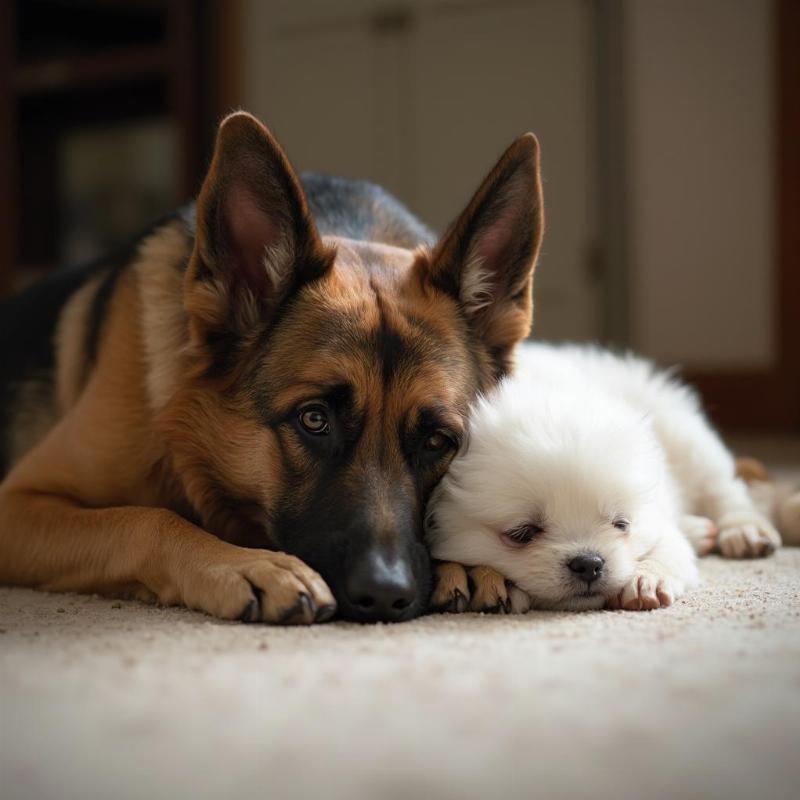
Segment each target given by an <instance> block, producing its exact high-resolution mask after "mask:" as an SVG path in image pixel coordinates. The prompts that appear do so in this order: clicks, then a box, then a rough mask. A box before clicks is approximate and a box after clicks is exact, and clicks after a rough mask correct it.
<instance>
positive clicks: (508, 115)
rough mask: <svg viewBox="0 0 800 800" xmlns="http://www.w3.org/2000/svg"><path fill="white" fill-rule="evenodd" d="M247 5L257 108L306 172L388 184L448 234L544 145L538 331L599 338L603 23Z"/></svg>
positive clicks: (448, 11)
mask: <svg viewBox="0 0 800 800" xmlns="http://www.w3.org/2000/svg"><path fill="white" fill-rule="evenodd" d="M300 5H301V6H302V13H300V11H298V10H297V9H298V4H286V3H282V2H278V3H271V2H258V0H250V1H249V2H246V3H245V4H244V9H243V10H244V13H243V17H242V25H243V29H242V34H243V37H242V41H243V45H244V53H243V67H244V87H243V90H244V91H243V100H244V103H243V104H244V106H245V107H246V108H248V109H249V110H251V111H253V112H254V113H256V114H257V115H259V116H260V117H261V118H262V119H264V120H265V121H266V122H267V124H269V125H270V126H271V127H272V128H273V130H274V131H275V133H276V135H277V136H278V137H279V138H280V140H281V141H282V142H283V144H284V145H285V146H286V148H287V150H288V152H289V155H290V157H291V158H292V159H293V161H294V162H295V163H296V164H297V166H298V167H300V168H301V169H314V170H323V171H326V172H332V173H338V174H344V175H349V176H356V177H367V178H371V179H373V180H376V181H378V182H380V183H382V184H384V185H385V186H386V187H387V188H389V189H390V190H391V191H393V192H395V193H396V194H397V195H398V196H399V197H400V198H401V199H402V200H404V201H405V202H406V203H408V205H409V206H410V207H411V208H412V209H413V210H414V211H415V212H416V213H417V214H418V215H419V216H420V217H422V219H423V220H425V221H426V222H427V223H428V224H430V225H432V226H433V227H435V228H437V229H439V230H442V229H443V228H444V227H445V226H446V224H447V223H448V222H449V221H450V220H451V219H452V218H453V217H454V216H455V215H456V214H457V213H458V212H459V211H460V210H461V208H462V207H463V206H464V205H465V203H466V202H467V200H468V199H469V196H470V194H471V193H472V192H473V191H474V190H475V189H476V188H477V186H478V184H479V183H480V181H481V179H482V178H483V176H484V175H485V173H486V172H487V171H488V170H489V169H490V168H491V166H492V165H493V163H494V161H495V160H496V158H497V157H498V156H499V155H500V153H501V152H502V151H503V149H504V148H505V147H506V146H507V145H508V144H510V143H511V141H512V140H513V139H514V138H515V137H517V136H519V135H520V134H522V133H524V132H525V131H529V130H531V131H534V132H535V133H536V135H537V136H538V137H539V140H540V142H541V145H542V160H543V171H544V180H545V184H544V188H545V201H546V219H547V233H546V236H545V243H544V248H543V254H542V258H541V261H540V268H539V272H538V275H537V278H536V282H535V312H534V313H535V324H534V330H535V334H536V336H537V337H543V338H557V339H562V338H566V339H591V338H595V337H597V336H599V334H600V324H601V313H600V306H599V303H600V297H601V294H600V292H599V291H598V287H597V286H596V285H595V283H594V282H593V280H592V278H591V275H590V271H589V269H588V259H589V256H590V252H591V249H592V246H593V243H594V238H595V220H594V208H595V175H594V166H593V162H592V153H593V146H594V141H595V131H594V128H593V122H594V118H593V89H592V82H591V74H592V69H593V64H592V57H591V53H592V16H591V9H590V6H589V3H588V2H586V0H538V1H536V0H532V2H529V3H519V2H509V3H504V2H492V3H489V2H472V3H469V2H467V3H463V4H459V5H457V6H454V5H451V4H447V3H442V2H438V1H437V0H416V2H410V3H407V4H406V6H405V8H404V10H403V11H402V13H397V12H394V11H393V12H391V13H390V14H385V13H382V12H380V11H377V12H376V9H379V8H380V4H377V3H369V2H359V0H348V1H347V2H344V3H341V4H330V3H323V4H311V5H306V4H300Z"/></svg>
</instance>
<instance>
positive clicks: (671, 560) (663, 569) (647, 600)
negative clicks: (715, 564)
mask: <svg viewBox="0 0 800 800" xmlns="http://www.w3.org/2000/svg"><path fill="white" fill-rule="evenodd" d="M696 581H697V565H696V563H695V556H694V552H693V551H692V547H691V545H690V544H689V542H688V540H687V539H686V538H685V537H684V536H683V534H682V532H681V531H680V530H679V529H678V528H677V527H676V528H674V529H673V528H670V529H668V530H666V531H665V532H664V533H663V534H662V535H661V536H660V537H659V539H658V543H657V544H656V546H655V547H654V548H653V549H652V550H650V551H649V552H648V553H647V555H646V556H645V557H644V558H643V559H642V560H641V561H639V562H638V564H637V565H636V569H635V570H634V572H633V575H632V576H631V578H630V579H629V580H628V582H627V583H626V584H625V585H624V586H623V587H622V589H621V590H620V591H619V593H618V594H616V595H615V596H613V597H611V598H609V599H608V600H607V601H606V607H607V608H615V609H619V608H623V609H626V610H628V611H648V610H650V609H654V608H663V607H665V606H670V605H672V604H673V603H674V602H675V600H677V599H678V598H679V597H680V596H681V595H682V594H683V593H684V592H685V591H686V589H687V588H689V587H690V586H691V585H693V584H694V583H696Z"/></svg>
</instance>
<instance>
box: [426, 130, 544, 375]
mask: <svg viewBox="0 0 800 800" xmlns="http://www.w3.org/2000/svg"><path fill="white" fill-rule="evenodd" d="M543 231H544V209H543V201H542V184H541V178H540V173H539V143H538V141H537V140H536V137H535V136H534V135H533V134H532V133H526V134H525V135H524V136H522V137H520V138H519V139H517V140H516V141H515V142H514V143H513V144H512V145H511V147H509V148H508V150H506V152H505V153H504V154H503V156H502V158H501V159H500V160H499V161H498V162H497V165H496V166H495V167H494V169H493V170H492V171H491V172H490V173H489V175H488V176H487V177H486V179H485V180H484V181H483V183H482V184H481V187H480V189H478V191H477V192H476V193H475V196H474V197H473V198H472V200H471V201H470V203H469V205H468V206H467V208H466V210H465V211H464V212H463V213H462V214H461V216H460V217H459V218H458V219H457V220H456V221H455V222H454V223H453V225H451V226H450V228H449V230H448V231H447V233H446V234H445V235H444V237H443V238H442V240H441V241H440V242H439V244H438V245H437V246H436V248H435V250H434V251H433V254H432V263H431V269H430V273H429V275H430V280H431V282H432V283H433V285H434V286H435V287H436V288H438V289H440V290H442V291H445V292H447V293H448V294H450V295H452V296H453V297H454V298H455V299H456V300H457V301H458V303H459V305H460V306H461V309H462V311H463V313H464V315H465V316H466V318H467V320H468V322H469V324H470V326H471V327H472V328H473V330H474V331H475V332H476V333H477V335H478V336H479V337H480V338H481V339H482V340H483V341H484V342H485V344H486V345H487V347H488V349H489V352H490V353H491V355H492V358H493V359H494V361H495V370H496V374H497V375H498V376H499V375H502V374H503V373H505V372H506V371H507V368H508V361H509V356H510V354H511V350H512V348H513V347H514V345H515V344H517V342H519V341H520V340H521V339H524V338H525V337H526V336H527V335H528V333H529V331H530V327H531V322H532V321H533V297H532V288H533V271H534V268H535V266H536V258H537V256H538V253H539V246H540V244H541V241H542V234H543Z"/></svg>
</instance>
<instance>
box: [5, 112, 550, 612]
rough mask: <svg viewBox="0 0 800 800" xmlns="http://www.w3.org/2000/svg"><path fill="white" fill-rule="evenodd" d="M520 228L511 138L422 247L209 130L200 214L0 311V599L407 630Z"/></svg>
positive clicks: (519, 264)
mask: <svg viewBox="0 0 800 800" xmlns="http://www.w3.org/2000/svg"><path fill="white" fill-rule="evenodd" d="M542 227H543V216H542V195H541V184H540V179H539V155H538V144H537V142H536V139H535V137H534V136H533V135H532V134H526V135H525V136H522V137H521V138H520V139H518V140H517V141H516V142H514V144H512V145H511V147H510V148H509V149H508V150H507V151H506V153H505V154H504V155H503V156H502V158H501V159H500V161H499V162H498V164H497V165H496V166H495V168H494V169H493V170H492V172H491V173H490V174H489V176H488V177H487V178H486V180H485V181H484V182H483V184H482V185H481V187H480V188H479V190H478V192H477V193H476V194H475V196H474V197H473V199H472V201H471V202H470V203H469V205H468V206H467V208H466V210H465V211H464V213H463V214H462V215H461V216H460V217H459V218H458V219H457V221H456V222H455V223H454V224H453V225H452V227H451V228H450V229H449V231H448V232H447V234H446V235H445V236H444V237H443V238H442V239H441V240H440V241H438V243H437V242H436V241H435V240H434V238H433V237H432V235H431V234H430V232H429V231H428V229H427V228H426V227H425V226H424V225H422V224H421V223H420V222H418V221H417V220H416V219H414V217H412V216H411V214H410V213H409V212H408V211H406V210H405V209H404V208H403V207H402V206H401V205H400V204H399V203H398V202H397V201H396V200H394V199H393V198H392V197H390V196H389V195H388V194H387V193H385V192H384V191H382V190H381V189H379V188H378V187H376V186H373V185H370V184H365V183H359V182H350V181H345V180H341V179H334V178H323V177H314V176H311V177H308V178H306V179H305V180H304V181H301V180H300V179H299V178H298V177H297V175H296V174H295V172H294V171H293V169H292V167H291V165H290V163H289V161H288V159H287V158H286V156H285V154H284V152H283V150H282V149H281V148H280V146H279V145H278V143H277V142H276V141H275V139H274V138H273V136H272V135H271V134H270V132H269V131H268V130H267V129H266V128H265V127H264V126H263V125H262V124H261V123H260V122H258V121H257V120H256V119H255V118H253V117H252V116H250V115H249V114H246V113H244V112H238V113H234V114H232V115H231V116H229V117H227V118H226V119H225V120H224V121H223V122H222V124H221V126H220V128H219V131H218V135H217V140H216V145H215V151H214V155H213V159H212V162H211V166H210V168H209V171H208V174H207V176H206V178H205V180H204V183H203V185H202V188H201V191H200V194H199V197H198V200H197V203H196V206H193V207H192V208H191V209H189V210H188V211H184V212H183V213H178V214H176V215H174V216H172V217H170V218H168V219H166V220H164V221H162V223H161V224H159V225H158V226H157V227H156V228H155V229H154V230H153V231H152V232H151V233H150V234H149V235H148V236H147V237H146V238H143V239H142V240H141V241H140V242H139V243H138V245H137V246H136V247H135V248H134V249H133V250H132V251H131V252H130V253H128V254H127V255H126V256H125V257H124V258H122V259H120V260H119V261H118V262H116V263H110V262H104V263H100V264H96V265H93V266H92V267H89V268H84V269H81V270H76V271H69V270H67V271H61V272H59V273H57V274H56V275H54V276H53V278H52V279H50V280H47V281H45V282H44V283H43V284H41V285H40V286H38V287H34V288H32V289H31V290H29V291H28V292H27V293H24V294H22V295H21V296H19V297H18V298H16V299H13V300H11V301H9V302H7V303H6V305H4V306H2V307H1V308H0V341H1V342H2V344H1V345H0V352H1V353H2V367H1V369H2V372H1V374H0V380H2V384H1V385H0V417H1V419H0V425H1V427H0V433H2V447H0V464H1V466H2V472H0V475H2V474H5V478H4V481H3V483H2V484H1V485H0V582H2V583H5V584H14V585H22V586H32V587H38V588H40V589H45V590H50V591H78V592H99V593H103V594H113V595H117V596H120V595H121V596H132V597H137V598H141V599H145V600H150V601H157V602H161V603H164V604H182V605H185V606H188V607H190V608H194V609H201V610H203V611H205V612H207V613H209V614H212V615H215V616H217V617H221V618H224V619H240V620H244V621H248V622H253V621H263V622H273V623H294V624H308V623H312V622H318V621H324V620H327V619H329V618H331V617H332V616H333V615H334V614H335V613H336V610H337V609H338V613H339V614H340V615H341V617H343V618H346V619H352V620H359V621H374V620H394V621H396V620H406V619H410V618H412V617H414V616H416V615H418V614H420V613H421V612H422V611H424V610H425V609H426V607H427V603H428V599H429V597H430V593H431V582H432V578H431V566H430V562H429V557H428V553H427V551H426V549H425V547H424V544H423V541H422V519H423V511H424V506H425V502H426V500H427V498H428V496H429V494H430V492H431V490H432V489H433V487H434V486H435V485H436V483H437V482H438V481H439V479H440V478H441V477H442V475H443V473H444V472H445V470H446V469H447V466H448V463H449V461H450V459H451V457H452V456H453V454H454V452H455V451H456V449H457V447H458V445H459V442H460V441H461V439H462V436H463V434H464V418H465V414H466V412H467V408H468V405H469V403H470V401H471V400H472V399H473V398H474V397H475V395H476V393H477V392H480V391H484V390H486V389H488V388H489V387H490V386H491V385H492V384H494V383H495V382H496V381H497V380H498V379H499V378H500V377H501V376H502V375H504V374H505V373H506V372H507V370H508V369H509V365H510V361H511V357H512V351H513V349H514V347H515V345H516V344H517V342H519V341H520V340H521V339H523V338H524V337H525V336H526V335H527V334H528V331H529V329H530V325H531V320H532V282H533V271H534V265H535V262H536V258H537V253H538V249H539V244H540V240H541V237H542Z"/></svg>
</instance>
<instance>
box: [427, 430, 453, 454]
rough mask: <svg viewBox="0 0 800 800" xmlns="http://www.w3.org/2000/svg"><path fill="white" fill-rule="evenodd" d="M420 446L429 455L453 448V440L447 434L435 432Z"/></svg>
mask: <svg viewBox="0 0 800 800" xmlns="http://www.w3.org/2000/svg"><path fill="white" fill-rule="evenodd" d="M422 446H423V447H424V448H425V450H427V451H428V452H429V453H434V454H435V453H442V452H444V451H445V450H449V449H450V448H451V447H453V440H452V439H451V438H450V437H449V436H448V435H447V434H445V433H442V432H441V431H436V433H432V434H431V435H430V436H429V437H428V438H427V439H426V440H425V441H424V442H423V444H422Z"/></svg>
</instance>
